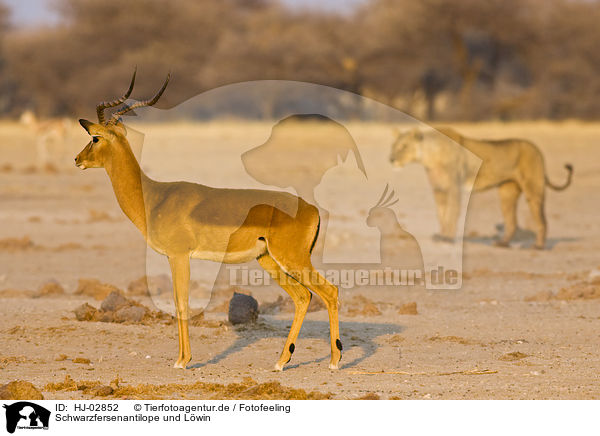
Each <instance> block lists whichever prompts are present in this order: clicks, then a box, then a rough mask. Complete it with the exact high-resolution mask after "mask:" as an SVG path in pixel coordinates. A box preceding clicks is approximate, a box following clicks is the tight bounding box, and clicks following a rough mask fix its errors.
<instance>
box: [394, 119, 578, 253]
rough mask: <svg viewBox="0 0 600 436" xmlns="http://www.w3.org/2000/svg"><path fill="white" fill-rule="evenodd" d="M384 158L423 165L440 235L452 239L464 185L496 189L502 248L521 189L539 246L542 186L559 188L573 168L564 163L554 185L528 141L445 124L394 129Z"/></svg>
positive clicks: (512, 227) (512, 228)
mask: <svg viewBox="0 0 600 436" xmlns="http://www.w3.org/2000/svg"><path fill="white" fill-rule="evenodd" d="M452 141H454V142H452ZM455 143H457V144H460V145H461V146H462V147H459V146H457V145H456V144H455ZM467 151H470V152H471V153H473V154H474V155H475V156H477V157H478V158H480V159H481V160H482V162H479V160H478V159H475V158H473V155H471V154H470V153H468V152H467ZM390 161H391V162H392V164H393V165H394V166H395V167H402V166H404V165H406V164H408V163H411V162H420V163H421V164H422V165H423V166H424V167H425V169H426V171H427V175H428V177H429V181H430V183H431V185H432V187H433V193H434V198H435V202H436V205H437V208H438V218H439V220H440V226H441V235H442V237H443V238H445V239H450V240H453V239H454V238H455V235H456V225H457V221H458V216H459V212H460V197H461V191H462V189H464V187H465V186H473V191H483V190H486V189H490V188H494V187H498V191H499V192H500V202H501V207H502V214H503V216H504V221H505V226H504V236H503V238H502V239H501V240H500V241H498V242H497V245H500V246H508V244H509V242H510V240H511V239H512V237H513V235H514V233H515V230H516V228H517V214H516V212H517V200H518V199H519V195H521V192H523V193H524V194H525V198H526V199H527V203H528V204H529V208H530V209H531V213H532V215H533V218H534V221H535V225H536V242H535V248H538V249H542V248H544V244H545V242H546V217H545V215H544V188H545V187H546V185H548V186H549V187H550V188H552V189H554V190H556V191H562V190H563V189H565V188H566V187H567V186H569V185H570V184H571V177H572V174H573V167H572V166H571V165H569V164H567V165H565V168H566V169H567V171H568V177H567V181H566V183H565V184H564V185H562V186H557V185H554V184H552V183H551V182H550V181H549V180H548V178H547V177H546V172H545V169H544V158H543V156H542V153H541V152H540V150H539V149H538V148H537V147H536V146H535V145H534V144H532V143H531V142H529V141H526V140H523V139H503V140H497V141H485V140H478V139H471V138H467V137H464V136H462V135H461V134H459V133H458V132H456V131H455V130H453V129H451V128H448V127H444V128H439V129H437V131H435V130H431V131H427V132H425V133H424V132H421V131H420V130H419V129H413V130H410V131H408V132H404V133H400V134H399V135H398V138H397V139H396V141H395V142H394V144H393V145H392V154H391V156H390ZM479 164H481V167H480V168H479ZM478 168H479V172H478Z"/></svg>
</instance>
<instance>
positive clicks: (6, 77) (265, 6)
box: [0, 0, 600, 120]
mask: <svg viewBox="0 0 600 436" xmlns="http://www.w3.org/2000/svg"><path fill="white" fill-rule="evenodd" d="M56 2H57V8H58V10H59V12H60V14H61V16H62V20H61V21H60V23H59V25H57V26H56V27H52V28H40V29H30V30H18V31H17V30H10V31H8V34H7V35H6V33H7V30H6V17H7V11H6V9H5V8H4V9H3V8H1V7H0V43H1V46H0V50H2V51H1V52H0V67H2V68H3V70H2V82H1V85H0V86H2V99H1V100H0V111H1V112H4V113H6V112H7V111H8V110H10V111H13V112H17V111H19V110H21V109H23V108H24V107H26V106H29V107H32V108H34V109H35V110H36V111H37V112H39V113H41V114H42V115H55V114H61V113H67V114H75V113H77V114H81V115H88V116H92V115H93V108H94V104H95V103H97V102H98V101H100V100H104V99H108V98H112V97H113V96H117V95H120V94H121V93H122V92H123V87H124V86H126V84H127V83H128V81H129V77H130V75H131V72H132V70H133V68H134V66H135V65H137V66H138V70H139V86H138V87H136V90H135V95H134V97H136V96H138V97H143V96H146V95H149V94H151V93H153V92H154V90H155V89H156V87H157V86H159V84H160V83H161V82H162V80H163V78H164V76H165V74H166V73H167V71H169V70H171V71H172V72H173V76H174V77H173V82H172V84H171V85H170V86H169V92H167V93H166V94H165V97H164V98H163V99H162V100H161V102H160V103H159V105H160V106H162V107H168V106H173V105H175V104H177V103H179V102H181V101H183V100H184V99H186V98H189V97H191V96H193V95H195V94H197V93H199V92H201V91H204V90H208V89H211V88H213V87H217V86H221V85H225V84H228V83H233V82H240V81H248V80H259V79H285V80H300V81H308V82H314V83H319V84H323V85H329V86H334V87H336V88H341V89H345V90H348V91H352V92H354V93H357V94H364V95H368V96H371V97H375V98H377V99H379V100H381V101H383V102H386V103H388V104H392V105H396V106H397V107H399V108H400V109H403V110H405V111H408V112H409V113H412V114H415V115H417V116H421V117H423V118H426V119H466V120H474V119H482V118H500V119H512V118H519V117H527V118H534V117H548V118H566V117H579V118H593V117H598V116H600V102H599V100H598V99H594V98H593V96H594V95H595V93H596V91H598V90H600V74H599V73H600V52H599V51H598V50H596V47H597V46H598V45H599V43H600V30H599V29H598V26H597V23H598V22H600V1H598V0H488V1H485V2H482V1H480V0H420V1H418V2H415V1H412V0H370V1H366V2H365V3H364V4H363V5H362V6H361V7H360V8H358V9H357V10H356V11H355V13H352V14H342V13H335V12H323V11H316V10H313V11H298V10H295V9H289V8H287V7H285V6H284V5H283V4H282V3H281V2H280V1H278V0H221V1H218V2H215V1H211V0H195V1H187V0H129V1H127V2H123V1H121V0H56ZM0 5H1V3H0ZM3 35H5V36H4V37H3ZM2 62H4V64H2ZM11 78H12V79H11ZM7 102H9V103H7ZM259 103H260V105H262V107H261V108H260V110H259V112H260V113H261V114H262V115H263V116H273V115H274V113H275V112H276V111H277V110H278V109H277V105H278V104H279V105H281V104H286V103H285V99H284V98H283V99H282V97H281V96H277V95H273V96H262V98H261V101H260V102H259Z"/></svg>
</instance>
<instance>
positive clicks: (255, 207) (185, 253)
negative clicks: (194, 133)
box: [75, 73, 342, 370]
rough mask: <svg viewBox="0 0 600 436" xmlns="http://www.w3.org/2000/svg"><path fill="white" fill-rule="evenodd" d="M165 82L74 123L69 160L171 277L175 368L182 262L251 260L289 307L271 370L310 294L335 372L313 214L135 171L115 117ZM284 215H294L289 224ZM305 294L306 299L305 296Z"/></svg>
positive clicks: (335, 343)
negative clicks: (77, 140)
mask: <svg viewBox="0 0 600 436" xmlns="http://www.w3.org/2000/svg"><path fill="white" fill-rule="evenodd" d="M169 77H170V76H167V79H166V81H165V83H164V84H163V86H162V88H161V89H160V91H159V92H158V93H157V94H156V95H155V96H154V97H153V98H152V99H150V100H145V101H140V102H137V103H134V104H131V105H125V106H124V107H123V108H122V109H121V110H119V111H117V112H115V113H114V115H113V116H112V117H111V118H110V119H109V120H108V121H106V120H105V117H104V110H105V109H107V108H111V107H116V106H119V105H120V104H122V103H123V102H125V100H126V99H127V98H129V95H130V94H131V91H132V90H133V85H134V82H135V73H134V74H133V78H132V79H131V84H130V86H129V90H128V91H127V92H126V93H125V95H123V96H122V97H121V98H119V99H117V100H114V101H111V102H103V103H100V105H98V107H97V108H96V112H97V114H98V123H93V122H91V121H87V120H83V119H82V120H79V122H80V124H81V125H82V126H83V128H84V129H85V130H86V131H87V132H88V133H89V135H90V136H91V137H92V140H91V141H90V142H89V143H88V144H87V145H86V146H85V148H84V149H83V150H82V151H81V153H79V155H78V156H77V157H76V158H75V164H76V165H77V166H78V167H79V168H81V169H86V168H105V169H106V172H107V173H108V176H109V178H110V180H111V182H112V186H113V189H114V192H115V195H116V197H117V201H118V202H119V205H120V206H121V209H122V210H123V212H124V213H125V215H127V217H128V218H129V219H130V220H131V221H132V222H133V224H134V225H135V226H136V227H137V228H138V229H139V231H140V232H141V233H142V235H143V236H144V238H145V240H146V242H147V244H148V245H149V246H150V247H152V248H153V249H154V250H156V251H157V252H158V253H161V254H164V255H165V256H167V257H168V260H169V264H170V267H171V274H172V276H173V287H174V298H175V309H176V314H177V325H178V330H179V357H178V358H177V362H175V367H176V368H185V367H186V365H187V363H188V362H189V361H190V360H191V357H192V355H191V349H190V341H189V332H188V318H189V302H188V291H189V281H190V258H196V259H205V260H211V261H217V262H225V263H244V262H248V261H251V260H253V259H257V260H258V263H259V264H260V265H261V266H262V267H263V268H264V269H265V270H267V271H268V272H269V273H270V274H271V276H272V277H273V278H274V279H275V280H276V281H277V282H278V283H279V284H280V286H281V287H282V288H283V289H284V290H285V291H286V292H287V293H288V294H289V295H290V297H291V298H292V300H293V301H294V304H295V307H296V310H295V314H294V321H293V322H292V326H291V329H290V332H289V335H288V338H287V341H286V343H285V346H284V348H283V351H282V353H281V356H280V358H279V360H278V361H277V363H276V365H275V369H276V370H282V369H283V366H284V365H285V364H286V363H287V362H289V360H290V359H291V356H292V353H293V352H294V348H295V344H294V343H295V341H296V338H297V337H298V333H299V332H300V328H301V326H302V322H303V320H304V316H305V315H306V311H307V309H308V305H309V303H310V300H311V297H312V294H311V292H310V291H313V292H315V293H316V294H317V295H319V296H320V297H321V298H322V299H323V300H324V301H325V304H326V305H327V310H328V312H329V328H330V336H331V362H330V364H329V368H331V369H337V367H338V362H339V361H340V359H341V356H342V354H341V351H342V343H341V341H340V339H339V326H338V289H337V288H336V287H335V286H334V285H332V284H331V283H329V282H328V281H327V280H325V278H324V277H322V276H321V275H320V274H319V273H317V272H316V271H315V270H314V268H313V266H312V263H311V259H310V255H311V251H312V248H313V246H314V243H315V241H316V238H317V235H318V231H319V212H318V210H317V208H316V207H315V206H313V205H311V204H308V203H307V202H305V201H304V200H302V199H301V198H299V197H296V196H294V195H291V194H287V193H283V192H275V191H266V190H255V189H221V188H212V187H209V186H204V185H200V184H195V183H188V182H158V181H155V180H152V179H150V178H149V177H147V176H146V175H145V174H144V172H143V171H142V169H141V168H140V165H139V164H138V162H137V160H136V158H135V156H134V154H133V152H132V150H131V147H130V145H129V142H128V141H127V139H126V134H127V130H126V128H125V126H124V125H123V123H122V121H121V120H120V117H121V115H124V114H125V113H127V112H129V111H131V110H133V109H136V108H140V107H144V106H152V105H154V104H155V103H156V102H157V101H158V99H159V98H160V97H161V95H162V94H163V92H164V90H165V88H166V87H167V84H168V83H169ZM286 211H288V212H289V211H294V214H293V215H294V216H292V215H291V214H290V213H286ZM309 290H310V291H309Z"/></svg>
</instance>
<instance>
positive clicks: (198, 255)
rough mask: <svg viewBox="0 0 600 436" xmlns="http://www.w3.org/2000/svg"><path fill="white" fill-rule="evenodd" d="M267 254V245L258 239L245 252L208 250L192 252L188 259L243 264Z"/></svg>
mask: <svg viewBox="0 0 600 436" xmlns="http://www.w3.org/2000/svg"><path fill="white" fill-rule="evenodd" d="M266 252H267V243H266V242H265V241H264V240H262V239H259V240H258V241H256V244H255V245H254V247H252V248H249V249H247V250H240V251H228V252H223V251H209V250H197V251H192V253H191V255H190V257H191V258H192V259H202V260H210V261H213V262H224V263H245V262H250V261H251V260H254V259H256V258H257V257H258V256H260V255H262V254H265V253H266Z"/></svg>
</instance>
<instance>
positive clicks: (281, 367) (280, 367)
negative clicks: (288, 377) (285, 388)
mask: <svg viewBox="0 0 600 436" xmlns="http://www.w3.org/2000/svg"><path fill="white" fill-rule="evenodd" d="M273 370H274V371H283V365H282V364H281V363H279V362H277V363H276V364H275V367H274V368H273Z"/></svg>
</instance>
